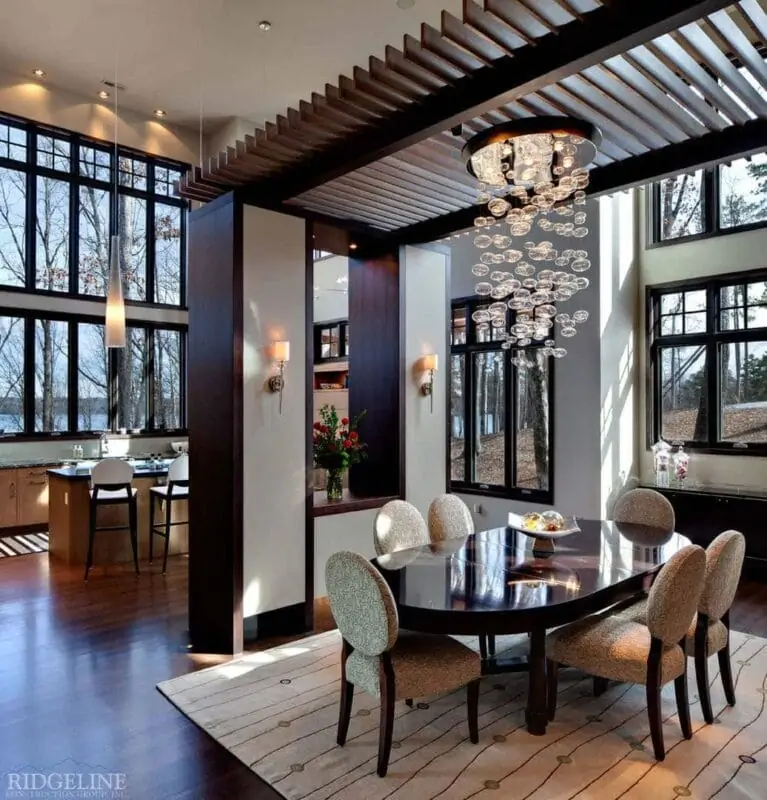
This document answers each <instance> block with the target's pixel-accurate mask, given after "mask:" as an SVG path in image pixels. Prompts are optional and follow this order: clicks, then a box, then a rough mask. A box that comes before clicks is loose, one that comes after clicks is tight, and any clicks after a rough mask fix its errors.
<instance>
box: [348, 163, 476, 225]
mask: <svg viewBox="0 0 767 800" xmlns="http://www.w3.org/2000/svg"><path fill="white" fill-rule="evenodd" d="M347 181H349V182H350V183H353V184H354V183H356V184H362V185H363V186H367V187H368V188H372V189H375V190H376V191H379V192H384V193H388V194H392V195H394V196H395V197H407V198H409V199H411V200H415V201H417V202H418V203H426V204H427V205H428V206H429V207H430V208H434V209H437V213H439V214H447V213H449V212H450V211H455V208H456V205H458V206H460V205H462V202H463V198H461V200H460V201H453V202H452V203H451V202H449V201H448V200H447V199H446V197H445V194H444V193H443V192H441V191H439V190H438V189H436V188H435V187H434V184H433V183H432V182H431V181H425V180H416V179H415V178H414V177H413V176H412V175H411V176H409V178H408V179H407V180H405V179H404V178H402V177H401V176H399V177H390V176H388V175H386V174H385V173H381V172H373V171H372V169H371V168H370V167H366V168H365V169H361V170H357V172H352V173H350V174H349V175H344V176H342V177H341V178H336V182H337V183H338V185H339V186H344V185H345V184H346V182H347Z"/></svg>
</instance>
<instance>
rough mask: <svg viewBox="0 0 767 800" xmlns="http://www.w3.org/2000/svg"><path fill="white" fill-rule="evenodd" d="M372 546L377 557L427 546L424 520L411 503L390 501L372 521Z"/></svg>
mask: <svg viewBox="0 0 767 800" xmlns="http://www.w3.org/2000/svg"><path fill="white" fill-rule="evenodd" d="M373 544H374V545H375V549H376V555H379V556H382V555H385V554H387V553H394V552H396V551H397V550H405V549H406V548H408V547H420V546H421V545H424V544H429V529H428V528H427V527H426V520H424V518H423V517H422V516H421V512H420V511H419V510H418V509H417V508H416V507H415V506H414V505H412V503H408V502H407V501H405V500H390V501H389V502H388V503H386V504H385V505H383V506H381V508H380V510H379V511H378V513H377V514H376V516H375V520H374V521H373Z"/></svg>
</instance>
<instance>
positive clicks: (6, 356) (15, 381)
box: [0, 317, 24, 433]
mask: <svg viewBox="0 0 767 800" xmlns="http://www.w3.org/2000/svg"><path fill="white" fill-rule="evenodd" d="M0 430H2V431H3V432H4V433H19V432H21V431H23V430H24V320H23V319H21V318H19V317H0Z"/></svg>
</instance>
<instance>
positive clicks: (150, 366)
mask: <svg viewBox="0 0 767 800" xmlns="http://www.w3.org/2000/svg"><path fill="white" fill-rule="evenodd" d="M0 316H2V317H15V318H21V319H23V320H24V326H25V327H24V393H23V409H24V430H23V431H21V432H18V433H3V434H2V435H0V441H20V440H21V441H40V440H49V439H79V438H93V437H94V436H98V435H100V434H101V433H103V430H78V412H79V407H78V368H79V346H78V343H79V342H78V340H79V336H78V325H79V324H80V323H86V324H95V325H104V317H103V316H95V315H91V314H66V313H60V312H55V311H51V312H47V311H43V310H42V309H39V308H38V309H23V308H15V307H9V306H2V307H0ZM37 320H55V321H61V322H66V323H67V324H68V326H69V329H68V364H67V390H68V394H67V419H68V425H67V430H64V431H36V430H35V323H36V321H37ZM126 325H127V327H128V328H141V329H143V330H145V331H146V350H147V363H146V385H147V389H146V399H145V405H146V427H145V428H142V429H141V430H140V431H138V432H136V431H128V433H129V434H131V435H133V436H158V435H159V436H162V435H166V434H167V435H174V436H186V435H187V433H188V430H187V409H186V396H187V394H186V393H187V381H186V375H187V338H188V329H189V326H188V325H184V324H180V323H171V322H154V321H146V320H137V319H129V320H127V323H126ZM158 330H161V331H165V330H167V331H174V332H178V333H179V334H180V356H181V363H180V371H181V374H180V391H179V419H180V423H181V425H180V427H178V428H159V427H157V426H156V425H155V413H154V398H155V391H154V388H155V374H154V337H155V332H156V331H158ZM119 354H120V349H119V348H111V349H109V350H108V363H107V369H108V374H107V383H108V387H109V388H108V392H107V421H108V426H109V427H108V428H106V429H104V430H106V431H108V432H113V433H115V432H118V431H119V430H120V428H119V417H118V415H119V408H118V403H117V397H118V391H119V385H118V383H119V381H118V372H119V370H118V359H119Z"/></svg>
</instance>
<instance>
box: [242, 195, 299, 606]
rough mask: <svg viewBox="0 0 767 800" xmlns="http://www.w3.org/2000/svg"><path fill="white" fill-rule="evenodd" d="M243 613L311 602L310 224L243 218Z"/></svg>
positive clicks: (277, 217) (257, 214) (254, 211)
mask: <svg viewBox="0 0 767 800" xmlns="http://www.w3.org/2000/svg"><path fill="white" fill-rule="evenodd" d="M243 215H244V216H243V228H244V236H243V304H244V335H243V338H244V342H243V393H244V396H243V420H244V422H243V495H244V509H243V511H244V513H243V519H244V524H243V538H244V553H243V579H244V581H243V586H244V598H243V614H244V616H245V617H246V618H247V617H250V616H252V615H254V614H260V613H263V612H265V611H272V610H274V609H278V608H282V607H285V606H290V605H293V604H295V603H301V602H303V600H304V545H305V527H304V523H305V519H304V510H305V492H306V480H307V477H306V475H305V443H306V437H307V436H308V435H309V434H308V431H307V430H306V425H305V417H306V402H307V396H308V395H307V392H308V387H307V386H306V380H305V370H304V363H305V357H306V355H305V354H306V349H305V348H306V342H305V335H304V332H305V314H306V309H305V308H304V302H303V298H304V296H305V294H304V293H305V272H306V270H305V250H304V246H305V245H304V240H305V225H304V221H303V220H302V219H299V218H298V217H291V216H287V215H285V214H278V213H275V212H273V211H265V210H263V209H258V208H253V207H251V206H245V208H244V212H243ZM282 340H287V341H289V342H290V362H289V363H288V364H287V367H286V373H285V391H284V394H283V412H282V414H280V413H279V400H278V397H277V395H276V394H271V393H269V392H268V391H267V389H266V381H267V380H268V378H269V377H270V376H271V375H273V374H274V372H275V370H274V365H273V362H272V360H271V357H270V348H271V345H272V342H274V341H282Z"/></svg>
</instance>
